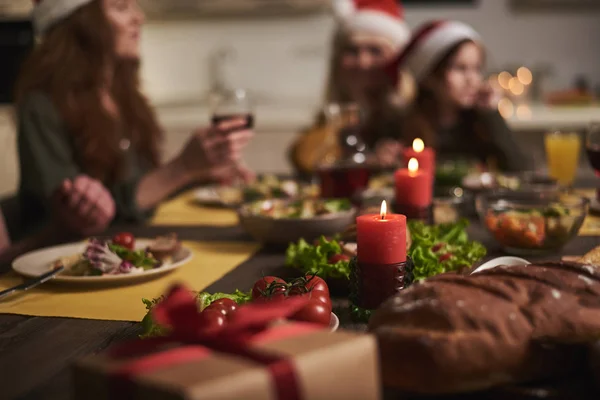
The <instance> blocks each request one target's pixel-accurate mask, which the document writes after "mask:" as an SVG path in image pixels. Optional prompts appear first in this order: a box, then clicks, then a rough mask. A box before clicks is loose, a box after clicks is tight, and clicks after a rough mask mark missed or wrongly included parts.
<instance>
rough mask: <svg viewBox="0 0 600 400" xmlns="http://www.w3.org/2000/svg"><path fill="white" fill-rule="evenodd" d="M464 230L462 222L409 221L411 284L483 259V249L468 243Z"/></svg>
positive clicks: (463, 221)
mask: <svg viewBox="0 0 600 400" xmlns="http://www.w3.org/2000/svg"><path fill="white" fill-rule="evenodd" d="M468 226H469V221H468V220H466V219H462V220H460V221H458V222H456V223H447V224H439V225H426V224H424V223H423V222H420V221H409V223H408V227H409V229H410V234H411V238H412V244H411V246H410V249H409V252H408V253H409V255H410V256H411V258H412V259H413V262H414V265H415V269H414V276H415V280H422V279H426V278H429V277H430V276H434V275H438V274H441V273H444V272H449V271H456V270H459V269H461V268H464V267H470V266H472V265H473V264H474V263H476V262H477V261H479V260H481V259H482V258H483V257H485V255H486V249H485V247H484V246H483V245H482V244H481V243H479V242H475V241H469V237H468V235H467V230H466V229H467V227H468Z"/></svg>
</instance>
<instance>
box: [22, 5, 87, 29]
mask: <svg viewBox="0 0 600 400" xmlns="http://www.w3.org/2000/svg"><path fill="white" fill-rule="evenodd" d="M91 2H92V0H43V1H42V2H41V3H40V4H38V5H37V6H35V7H34V9H33V12H32V14H31V17H32V19H33V25H34V26H35V30H36V31H37V32H38V33H39V34H42V33H44V32H45V31H46V30H47V29H48V28H49V27H50V26H52V25H53V24H54V23H56V22H58V21H60V20H61V19H63V18H66V17H67V16H69V15H70V14H72V13H73V12H74V11H75V10H77V9H78V8H79V7H82V6H84V5H86V4H88V3H91Z"/></svg>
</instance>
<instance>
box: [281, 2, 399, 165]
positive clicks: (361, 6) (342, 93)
mask: <svg viewBox="0 0 600 400" xmlns="http://www.w3.org/2000/svg"><path fill="white" fill-rule="evenodd" d="M333 4H334V11H335V14H336V17H337V20H338V26H337V29H336V32H335V34H334V37H333V44H332V56H331V62H330V67H329V78H328V82H327V87H326V92H325V99H324V103H325V104H332V103H337V104H347V103H356V104H357V105H358V106H359V107H360V108H361V111H362V112H363V115H364V121H363V124H364V125H363V127H362V129H361V133H362V139H363V141H364V142H365V143H366V145H367V146H369V147H370V148H371V149H374V148H376V146H377V144H378V142H382V139H384V138H386V137H396V135H397V134H398V133H399V132H400V127H399V119H398V114H399V112H400V106H401V105H402V104H403V102H404V97H406V96H407V95H408V93H407V92H408V91H409V88H410V86H409V85H408V84H407V82H408V79H407V77H406V78H404V79H400V80H398V79H396V78H395V77H394V78H392V79H389V78H388V77H387V75H386V74H385V73H384V68H385V66H386V65H388V64H389V63H390V62H391V61H392V60H393V59H394V58H395V57H396V56H397V55H398V53H399V52H400V51H401V50H402V48H403V47H404V45H405V44H406V43H407V42H408V40H409V38H410V30H409V28H408V27H407V25H406V24H405V22H404V20H403V9H402V7H401V5H400V2H399V1H396V0H335V1H334V3H333ZM398 81H399V82H400V83H402V86H401V87H400V88H398V87H397V86H395V85H394V83H396V82H398ZM326 122H327V121H326V120H325V116H324V114H323V113H320V114H319V115H318V117H317V119H316V122H315V124H314V125H313V126H312V127H311V128H309V129H308V130H306V131H304V132H302V133H301V136H300V137H299V138H298V139H297V140H296V142H295V143H294V144H293V146H292V148H291V150H290V158H291V161H292V163H293V165H294V166H295V168H296V169H297V170H298V171H299V172H301V173H304V174H310V173H312V172H313V168H314V167H315V163H316V162H317V159H316V158H317V157H318V149H319V147H320V146H321V145H322V144H323V143H324V142H325V140H326V137H327V135H328V126H327V124H326Z"/></svg>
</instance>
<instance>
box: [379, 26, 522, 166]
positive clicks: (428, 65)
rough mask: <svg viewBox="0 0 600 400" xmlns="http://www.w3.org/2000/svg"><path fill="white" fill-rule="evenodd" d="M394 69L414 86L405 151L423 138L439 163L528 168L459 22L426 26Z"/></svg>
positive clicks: (480, 53) (480, 56) (479, 46)
mask: <svg viewBox="0 0 600 400" xmlns="http://www.w3.org/2000/svg"><path fill="white" fill-rule="evenodd" d="M397 64H398V65H400V66H403V67H406V68H408V70H409V71H410V72H411V73H412V75H413V77H414V79H415V80H416V82H417V84H418V91H417V95H416V98H415V100H414V102H413V103H412V104H411V106H410V107H409V108H408V111H407V114H406V116H405V117H404V122H403V128H402V132H403V142H404V143H403V144H404V145H410V144H411V143H412V140H413V139H415V138H421V139H423V140H424V142H425V144H426V145H428V146H432V147H434V148H436V150H437V154H438V157H439V158H441V159H442V160H443V159H444V158H449V159H456V158H458V157H460V158H463V157H464V158H468V159H473V160H477V161H479V162H484V163H488V164H493V166H495V167H497V168H499V169H502V170H511V171H523V170H527V169H530V168H531V162H530V161H531V160H529V159H528V158H527V157H526V156H525V154H524V153H523V152H522V151H520V148H519V146H518V144H517V143H516V141H515V140H514V138H513V135H512V132H511V130H510V129H509V127H508V126H507V125H506V123H505V121H504V119H503V118H502V116H501V115H500V114H499V113H498V109H497V106H498V101H499V96H497V95H496V94H495V93H494V91H493V90H492V88H491V87H490V86H489V84H487V83H486V82H485V81H484V79H483V69H484V64H485V51H484V47H483V43H482V41H481V37H480V36H479V34H478V33H477V32H475V30H473V28H471V27H470V26H468V25H466V24H464V23H461V22H457V21H434V22H429V23H426V24H424V25H423V26H421V27H420V28H418V29H416V30H415V31H414V33H413V36H412V39H411V41H410V43H409V44H408V45H407V46H406V48H405V49H404V51H403V52H402V53H401V54H400V56H399V58H398V60H397ZM389 157H392V158H393V157H395V155H394V154H391V153H390V154H389Z"/></svg>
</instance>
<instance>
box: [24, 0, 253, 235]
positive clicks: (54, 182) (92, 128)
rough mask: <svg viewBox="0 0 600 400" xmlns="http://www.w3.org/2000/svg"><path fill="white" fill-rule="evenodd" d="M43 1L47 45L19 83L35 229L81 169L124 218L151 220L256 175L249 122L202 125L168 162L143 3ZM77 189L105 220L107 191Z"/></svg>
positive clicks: (37, 17)
mask: <svg viewBox="0 0 600 400" xmlns="http://www.w3.org/2000/svg"><path fill="white" fill-rule="evenodd" d="M36 3H37V4H36V6H35V8H34V11H33V20H34V25H35V27H36V30H37V31H38V33H39V34H40V35H41V42H40V44H39V45H38V46H37V47H36V48H35V49H34V51H33V53H32V55H31V56H30V58H29V60H28V61H27V62H26V64H25V66H24V68H23V70H22V73H21V76H20V78H19V82H18V85H17V110H18V121H19V133H18V138H19V139H18V140H19V153H20V165H21V185H20V191H19V196H20V199H21V205H22V209H23V210H24V211H25V214H26V216H27V218H26V221H24V226H25V228H26V231H28V230H32V229H34V228H36V227H38V228H39V227H41V226H42V225H45V224H47V223H48V221H49V219H50V215H51V214H52V207H51V206H50V202H49V201H48V200H49V198H50V197H51V196H52V194H53V193H54V192H55V191H56V190H57V189H59V188H60V187H61V185H62V182H63V181H64V180H65V179H73V178H74V177H75V176H78V175H81V174H84V175H87V176H89V177H91V178H93V179H96V180H98V181H100V182H101V183H102V185H103V186H104V187H105V188H106V189H107V190H108V191H110V193H111V195H112V198H113V199H114V202H115V203H116V217H117V219H119V220H121V221H123V220H129V221H140V220H143V219H144V218H145V217H146V216H148V215H149V213H150V211H151V210H152V209H153V208H154V207H155V206H156V205H157V204H158V203H159V202H161V201H162V200H163V199H165V198H166V197H167V196H169V195H171V194H173V193H174V192H176V191H177V190H179V189H181V188H183V187H185V186H187V185H188V184H191V183H193V182H198V181H206V180H215V179H228V178H230V177H232V176H239V175H243V176H247V175H248V174H249V171H247V170H245V169H244V168H243V167H241V166H240V163H239V159H240V153H241V150H242V149H243V147H244V146H245V145H246V144H247V143H248V141H249V140H250V138H251V136H252V132H251V131H249V130H247V129H246V128H245V121H244V120H239V121H238V120H229V121H225V122H223V123H221V124H220V125H218V126H214V127H210V128H207V129H199V130H197V131H196V132H194V133H193V135H192V137H191V138H190V140H189V141H188V143H187V145H186V146H185V147H184V149H183V150H182V152H181V153H180V154H179V156H177V157H176V158H175V159H174V160H172V161H171V162H169V163H167V164H161V162H160V144H161V139H162V131H161V128H160V127H159V125H158V123H157V120H156V117H155V114H154V112H153V111H152V109H151V107H150V105H149V104H148V101H147V100H146V99H145V98H144V96H143V95H142V93H141V92H140V89H139V84H138V83H139V80H138V69H139V64H140V56H139V39H140V33H141V27H142V25H143V22H144V15H143V13H142V11H141V10H140V8H139V6H138V4H137V1H135V0H41V1H39V0H38V1H37V2H36ZM70 188H74V185H71V186H69V185H66V186H63V187H62V190H63V191H66V192H67V194H68V192H69V190H70ZM77 189H78V193H79V195H78V197H79V200H78V204H81V205H82V207H80V209H81V208H82V210H81V211H82V213H83V214H85V215H87V216H88V217H89V219H90V220H91V221H92V222H93V220H94V218H95V217H102V216H101V215H100V216H98V215H94V214H98V213H99V211H98V208H101V207H98V204H97V202H96V197H97V195H98V194H99V191H100V190H101V189H99V188H98V187H94V188H92V189H93V190H91V189H90V188H88V187H79V188H77ZM76 200H77V196H76ZM85 215H84V216H85Z"/></svg>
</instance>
